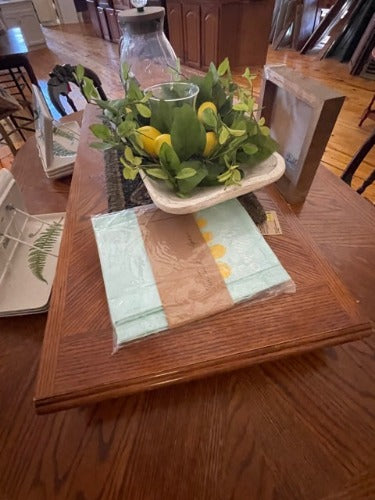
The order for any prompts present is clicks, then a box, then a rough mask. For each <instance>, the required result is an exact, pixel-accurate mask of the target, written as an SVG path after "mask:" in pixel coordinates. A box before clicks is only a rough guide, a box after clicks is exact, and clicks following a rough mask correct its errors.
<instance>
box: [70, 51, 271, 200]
mask: <svg viewBox="0 0 375 500" xmlns="http://www.w3.org/2000/svg"><path fill="white" fill-rule="evenodd" d="M130 69H131V68H129V66H128V65H127V64H124V65H123V66H122V75H121V76H122V80H123V81H124V82H125V89H126V93H125V97H124V98H122V99H116V100H112V101H103V100H100V99H99V95H98V93H97V91H96V89H95V87H94V85H93V82H92V81H91V80H90V79H89V78H87V77H85V76H84V71H83V67H81V66H77V69H76V79H77V82H78V84H79V85H80V86H81V89H82V91H83V92H84V94H85V96H86V98H87V100H88V101H89V102H93V103H95V104H96V105H97V106H99V107H100V108H101V109H102V110H103V114H102V116H103V119H102V123H98V124H94V125H92V126H91V131H92V133H93V134H94V135H95V136H96V138H97V139H99V141H97V142H94V143H92V144H91V146H92V147H94V148H98V149H101V150H106V149H111V148H115V149H117V150H118V151H119V153H120V160H121V163H122V165H123V175H124V177H125V179H135V177H136V176H137V175H138V174H139V172H140V171H141V170H142V171H143V172H144V173H145V174H146V175H148V176H150V177H151V178H153V179H157V180H159V181H160V182H164V183H166V184H167V185H168V186H169V188H170V189H171V190H173V191H174V192H175V193H176V194H177V195H179V196H181V197H187V196H190V195H191V194H192V191H193V190H194V189H195V188H199V187H201V186H220V185H222V186H223V187H224V186H228V185H232V184H240V183H241V179H242V177H243V176H244V174H245V170H246V169H248V168H251V167H252V166H254V165H256V164H258V163H260V162H262V161H263V160H265V159H267V158H268V157H269V156H270V155H271V154H272V153H273V152H274V151H275V150H276V148H277V143H276V142H275V141H274V140H273V139H272V138H271V137H270V130H269V128H268V127H267V126H266V124H265V120H264V118H260V120H257V119H256V117H255V111H256V104H255V99H254V94H253V80H254V78H256V76H255V75H253V74H251V72H250V70H249V69H248V68H247V69H246V71H245V72H244V74H243V77H244V78H245V79H246V80H247V87H246V88H243V87H241V86H239V85H237V84H236V83H235V82H234V81H233V78H232V73H231V70H230V65H229V61H228V59H225V60H224V61H223V62H222V63H221V64H220V65H219V67H218V68H216V67H215V65H214V64H213V63H211V64H210V67H209V70H208V72H207V73H206V75H205V76H196V75H195V76H192V77H190V78H185V77H184V76H183V75H182V74H181V72H180V70H178V71H176V72H175V78H174V79H175V81H184V82H190V83H191V84H194V85H196V86H197V87H198V88H199V93H198V95H197V99H196V108H197V110H196V109H195V107H193V106H191V105H189V104H182V105H181V102H180V101H181V100H180V99H179V95H178V85H176V86H175V89H174V88H173V85H172V87H171V92H172V94H173V92H174V94H175V96H174V97H175V99H174V98H173V95H172V96H169V97H170V98H168V99H165V100H163V99H159V100H155V98H154V96H153V93H152V89H151V90H149V91H148V90H142V89H141V88H140V87H139V85H138V83H137V82H136V80H135V79H134V78H133V77H132V76H131V71H130Z"/></svg>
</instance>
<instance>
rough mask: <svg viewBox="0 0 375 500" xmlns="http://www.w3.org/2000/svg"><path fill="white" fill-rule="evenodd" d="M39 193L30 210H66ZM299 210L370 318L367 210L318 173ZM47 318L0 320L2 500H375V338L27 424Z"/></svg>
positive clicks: (372, 282) (370, 212) (370, 216)
mask: <svg viewBox="0 0 375 500" xmlns="http://www.w3.org/2000/svg"><path fill="white" fill-rule="evenodd" d="M27 146H28V147H30V148H31V145H30V142H29V143H28V145H27ZM31 151H32V148H31V149H30V154H31ZM20 154H21V153H19V155H18V157H17V161H16V164H15V165H14V173H15V175H16V176H17V177H18V176H19V174H21V173H22V171H23V170H24V169H26V168H27V169H32V170H31V171H32V172H35V170H34V168H33V164H31V163H30V162H28V163H24V162H19V159H20V158H22V156H20ZM36 166H37V165H36ZM39 168H41V166H40V164H39ZM19 178H24V177H23V176H20V177H19ZM49 182H50V181H49ZM30 183H32V180H31V179H30ZM29 188H30V189H31V185H30V186H29ZM45 189H46V193H45V194H46V196H44V197H43V198H42V199H38V198H33V199H30V200H29V205H28V206H29V209H30V210H31V211H33V212H34V213H37V212H38V211H41V212H48V211H55V210H61V209H62V207H61V206H60V204H59V203H60V201H59V202H58V203H57V202H55V203H53V197H50V196H47V193H48V192H49V191H52V192H53V191H54V190H55V189H56V188H55V183H54V182H50V183H49V185H48V184H47V185H46V187H45ZM66 198H67V193H65V200H66ZM43 200H44V205H43ZM296 213H297V215H298V218H299V220H300V221H301V222H302V224H303V225H304V226H305V228H306V229H307V230H308V232H309V233H310V235H311V237H312V238H313V239H314V241H315V242H316V243H317V244H318V246H319V248H320V250H321V251H322V253H324V255H325V257H326V258H327V259H329V261H330V263H331V264H332V265H333V266H334V267H335V270H336V272H338V273H339V274H340V278H342V279H343V280H344V281H345V282H346V284H347V285H348V286H349V287H350V289H351V291H352V293H353V294H354V295H355V296H356V298H357V300H358V301H359V302H360V305H361V306H362V307H363V308H364V310H366V311H367V312H368V314H369V316H370V317H371V319H372V320H373V321H375V308H374V294H373V291H374V289H375V269H374V266H373V262H374V252H375V244H374V232H373V228H374V223H375V214H374V208H373V207H372V206H371V205H370V204H369V203H368V202H366V201H365V200H363V199H362V198H361V197H360V196H359V195H357V194H356V193H355V192H354V191H352V190H350V188H349V187H348V186H346V185H345V184H344V183H342V182H340V181H339V180H338V179H337V178H336V177H335V176H333V175H332V174H331V173H330V172H328V171H326V170H325V169H324V168H320V169H319V170H318V175H317V177H316V178H315V181H314V183H313V187H312V191H311V192H310V195H309V197H308V198H307V200H306V202H305V204H304V205H303V207H300V209H299V210H296ZM322 219H323V220H324V225H323V224H321V223H320V221H321V220H322ZM343 228H344V229H345V231H344V234H343ZM45 322H46V316H45V315H38V316H29V317H26V318H7V319H0V332H1V335H0V408H1V411H0V443H1V447H0V498H1V500H24V499H28V500H50V499H52V498H53V499H63V500H65V499H67V500H70V499H73V498H77V499H78V498H79V499H82V500H83V499H85V500H101V499H104V498H105V499H106V500H112V499H113V500H114V499H124V500H125V499H126V500H129V499H132V500H133V499H136V500H138V499H140V500H143V499H145V500H154V499H155V500H159V499H160V500H162V499H163V500H165V499H179V500H191V499H192V498H194V499H198V500H201V499H202V500H203V499H205V500H206V499H208V500H211V499H212V500H227V499H229V498H230V499H239V500H243V499H249V500H262V499H265V500H268V499H277V500H293V499H296V500H301V499H304V500H323V499H327V500H328V499H330V500H332V499H345V500H359V499H366V500H367V499H371V498H374V491H375V490H374V484H375V482H374V478H375V474H374V471H375V446H374V439H373V437H374V435H375V396H374V384H375V376H374V373H375V356H374V352H375V337H374V336H371V337H369V338H367V339H366V340H362V341H357V342H354V343H350V344H346V345H344V346H340V347H330V348H325V349H321V350H317V351H314V352H313V353H310V354H306V355H304V356H295V357H291V358H287V359H284V360H281V361H277V362H273V363H264V364H262V365H258V366H255V367H252V368H247V369H242V370H238V371H235V372H232V373H231V374H223V375H220V376H215V377H211V378H209V379H204V380H199V381H195V382H191V383H187V384H182V385H177V386H173V387H169V388H164V389H160V390H158V391H152V392H146V393H142V394H138V395H134V396H130V397H127V398H122V399H118V400H111V401H107V402H104V403H101V404H98V405H93V406H90V407H81V408H78V409H73V410H70V411H64V412H60V413H57V414H55V415H48V416H36V415H35V410H34V408H33V402H32V397H33V394H34V384H35V378H36V372H37V366H38V362H39V354H40V349H41V344H42V340H43V331H44V327H45Z"/></svg>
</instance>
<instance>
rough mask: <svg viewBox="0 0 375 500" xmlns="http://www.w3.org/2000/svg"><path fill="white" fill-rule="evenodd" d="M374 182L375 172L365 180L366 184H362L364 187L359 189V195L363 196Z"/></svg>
mask: <svg viewBox="0 0 375 500" xmlns="http://www.w3.org/2000/svg"><path fill="white" fill-rule="evenodd" d="M373 182H375V170H374V171H373V172H372V173H371V174H370V175H369V176H368V177H367V179H366V180H365V182H364V183H363V184H362V186H361V187H360V188H358V189H357V193H358V194H362V193H363V192H364V190H365V189H366V188H367V187H368V186H370V184H372V183H373Z"/></svg>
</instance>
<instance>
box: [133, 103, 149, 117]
mask: <svg viewBox="0 0 375 500" xmlns="http://www.w3.org/2000/svg"><path fill="white" fill-rule="evenodd" d="M136 108H137V111H138V113H139V114H140V115H141V116H143V118H150V116H151V109H150V108H149V107H147V106H146V105H145V104H142V103H139V104H136Z"/></svg>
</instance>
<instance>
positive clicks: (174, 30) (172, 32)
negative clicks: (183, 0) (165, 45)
mask: <svg viewBox="0 0 375 500" xmlns="http://www.w3.org/2000/svg"><path fill="white" fill-rule="evenodd" d="M167 16H168V24H169V40H170V42H171V44H172V46H173V48H174V51H175V52H176V55H177V57H178V58H179V59H180V61H181V62H184V34H183V32H182V29H181V26H182V5H181V4H180V3H178V2H168V4H167Z"/></svg>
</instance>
